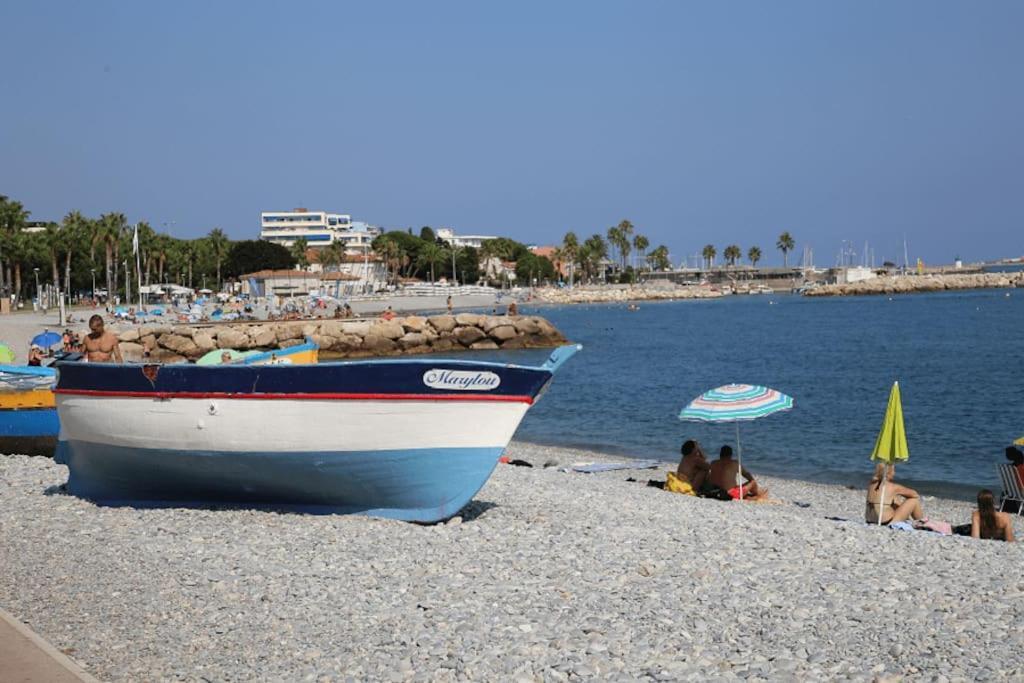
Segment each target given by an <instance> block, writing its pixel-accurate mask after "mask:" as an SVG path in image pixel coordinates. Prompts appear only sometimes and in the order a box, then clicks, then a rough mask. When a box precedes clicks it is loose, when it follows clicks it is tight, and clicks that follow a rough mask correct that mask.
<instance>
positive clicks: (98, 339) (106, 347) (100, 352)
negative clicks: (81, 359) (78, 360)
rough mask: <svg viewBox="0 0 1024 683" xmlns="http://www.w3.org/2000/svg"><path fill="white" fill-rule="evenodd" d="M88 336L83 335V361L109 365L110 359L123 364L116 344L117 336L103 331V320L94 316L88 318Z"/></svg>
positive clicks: (119, 349) (119, 348)
mask: <svg viewBox="0 0 1024 683" xmlns="http://www.w3.org/2000/svg"><path fill="white" fill-rule="evenodd" d="M89 330H90V332H89V334H87V335H85V339H84V345H85V359H86V360H87V361H89V362H90V363H109V362H110V359H111V357H113V359H114V360H115V361H117V362H118V363H123V362H124V359H123V358H122V357H121V347H120V346H119V345H118V343H117V335H116V334H114V333H113V332H107V331H106V330H105V329H103V318H102V317H101V316H99V315H94V316H92V317H91V318H89Z"/></svg>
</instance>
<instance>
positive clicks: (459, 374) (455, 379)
mask: <svg viewBox="0 0 1024 683" xmlns="http://www.w3.org/2000/svg"><path fill="white" fill-rule="evenodd" d="M423 383H424V384H426V385H427V386H428V387H430V388H431V389H450V390H455V391H490V390H491V389H497V388H498V385H499V384H501V378H500V377H498V376H497V375H496V374H494V373H493V372H471V371H467V370H439V369H437V368H434V369H432V370H427V371H426V372H424V373H423Z"/></svg>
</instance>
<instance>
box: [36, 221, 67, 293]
mask: <svg viewBox="0 0 1024 683" xmlns="http://www.w3.org/2000/svg"><path fill="white" fill-rule="evenodd" d="M42 237H43V245H44V250H45V251H46V256H47V260H49V262H50V275H51V277H52V278H53V286H54V287H55V288H56V289H58V290H59V289H60V266H59V265H58V264H59V262H60V258H59V257H60V253H61V249H62V248H63V247H64V237H65V236H64V235H62V234H61V229H60V225H58V224H57V223H54V222H52V221H51V222H49V223H47V224H46V228H45V229H44V230H43V233H42Z"/></svg>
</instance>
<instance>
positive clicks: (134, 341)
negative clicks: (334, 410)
mask: <svg viewBox="0 0 1024 683" xmlns="http://www.w3.org/2000/svg"><path fill="white" fill-rule="evenodd" d="M118 337H119V339H120V340H121V352H122V353H123V354H124V356H125V359H126V360H128V361H139V360H143V359H147V360H153V361H157V362H161V363H183V362H186V361H190V360H195V359H197V358H199V357H201V356H202V355H204V354H206V353H208V352H210V351H213V350H215V349H236V350H247V349H260V350H271V349H281V348H287V347H289V346H295V345H296V344H301V343H303V341H304V339H305V338H306V337H310V338H312V340H313V341H314V342H316V343H317V344H318V345H319V346H320V350H321V351H322V352H324V353H325V354H326V355H328V356H329V357H334V358H366V357H371V356H400V355H411V354H423V353H433V352H447V351H459V350H495V349H527V348H547V347H554V346H559V345H561V344H564V343H566V339H565V337H564V336H563V335H562V333H561V332H559V331H558V329H557V328H555V326H554V325H552V324H551V323H550V322H548V321H547V320H545V319H544V318H541V317H537V316H491V315H476V314H472V313H459V314H458V315H433V316H430V317H420V316H415V315H412V316H408V317H404V318H395V319H393V320H336V319H330V320H296V321H268V322H248V323H217V324H198V325H170V324H159V323H157V324H144V325H138V326H133V327H130V328H128V329H123V330H121V331H119V333H118Z"/></svg>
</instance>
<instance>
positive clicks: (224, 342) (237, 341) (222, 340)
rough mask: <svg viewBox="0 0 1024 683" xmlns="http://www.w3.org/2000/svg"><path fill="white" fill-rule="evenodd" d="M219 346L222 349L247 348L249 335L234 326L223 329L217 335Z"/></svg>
mask: <svg viewBox="0 0 1024 683" xmlns="http://www.w3.org/2000/svg"><path fill="white" fill-rule="evenodd" d="M217 346H218V347H219V348H222V349H239V350H242V349H247V348H249V335H248V334H246V333H245V332H242V331H240V330H236V329H234V328H228V329H224V330H221V331H220V334H218V335H217Z"/></svg>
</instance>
